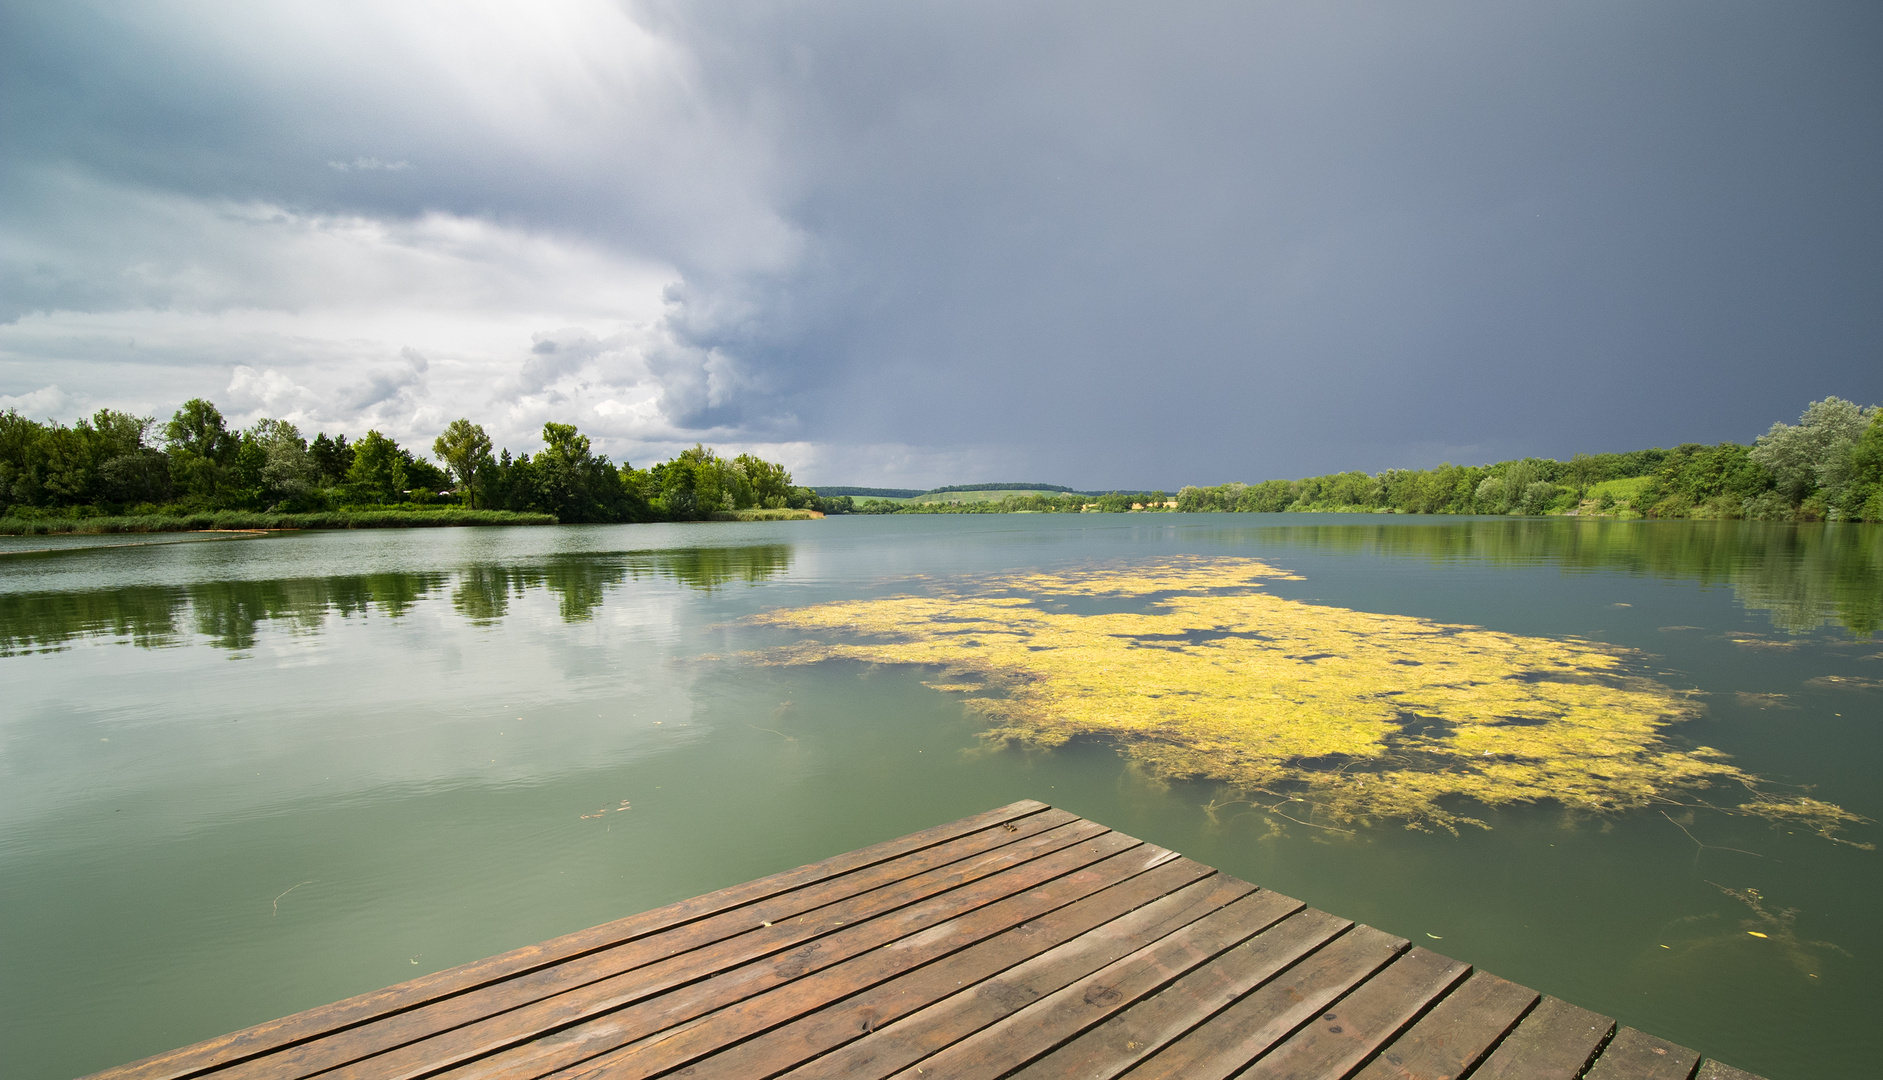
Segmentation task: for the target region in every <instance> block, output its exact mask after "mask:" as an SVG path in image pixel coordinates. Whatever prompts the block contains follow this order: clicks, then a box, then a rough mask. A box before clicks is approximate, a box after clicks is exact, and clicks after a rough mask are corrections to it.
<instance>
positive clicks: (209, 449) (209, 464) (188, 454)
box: [163, 398, 242, 505]
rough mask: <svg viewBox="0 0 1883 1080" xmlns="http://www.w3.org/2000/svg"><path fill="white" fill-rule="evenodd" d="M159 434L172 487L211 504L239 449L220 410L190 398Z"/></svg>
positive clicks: (216, 497) (219, 490) (202, 401)
mask: <svg viewBox="0 0 1883 1080" xmlns="http://www.w3.org/2000/svg"><path fill="white" fill-rule="evenodd" d="M163 433H164V440H165V442H166V443H167V444H168V449H169V452H170V475H171V479H172V480H173V481H174V482H175V484H176V486H177V487H178V488H181V489H182V490H183V493H184V494H185V495H187V496H191V497H193V498H194V499H196V500H199V501H201V502H203V503H206V504H211V505H213V504H215V503H216V502H217V501H218V500H219V499H220V497H221V495H222V493H223V488H224V487H226V486H227V485H228V483H229V475H228V473H229V469H230V467H231V466H233V465H234V464H235V456H236V453H237V452H238V451H239V450H241V448H242V440H241V438H240V437H238V436H237V435H236V433H235V432H233V431H230V430H229V425H228V422H227V421H225V420H224V419H223V418H222V410H220V409H218V408H216V407H215V406H214V405H213V404H211V403H209V402H208V401H206V400H204V399H202V398H191V399H190V400H188V401H186V402H184V403H183V407H182V408H180V409H178V410H177V411H176V413H175V415H173V416H172V417H171V418H170V422H169V423H167V424H165V425H164V429H163Z"/></svg>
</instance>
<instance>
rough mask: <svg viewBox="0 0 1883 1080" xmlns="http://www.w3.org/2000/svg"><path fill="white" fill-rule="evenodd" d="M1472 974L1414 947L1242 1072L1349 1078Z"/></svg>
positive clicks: (1289, 1079) (1261, 1078)
mask: <svg viewBox="0 0 1883 1080" xmlns="http://www.w3.org/2000/svg"><path fill="white" fill-rule="evenodd" d="M1469 974H1471V965H1470V964H1467V963H1464V962H1463V961H1460V960H1453V959H1452V958H1451V957H1449V956H1440V955H1438V954H1437V953H1435V952H1429V951H1427V950H1425V949H1413V950H1412V951H1411V952H1408V953H1407V954H1406V955H1404V956H1402V957H1400V958H1399V959H1397V960H1395V961H1393V962H1392V963H1391V964H1389V965H1387V966H1386V968H1385V969H1384V970H1382V971H1379V972H1377V973H1375V974H1374V976H1373V977H1372V978H1370V979H1368V980H1367V981H1366V982H1363V983H1361V984H1360V985H1359V986H1357V987H1355V988H1354V990H1353V992H1352V993H1350V994H1348V995H1347V996H1346V997H1344V998H1342V999H1340V1000H1339V1001H1337V1002H1335V1003H1334V1004H1333V1005H1331V1006H1329V1007H1328V1010H1327V1011H1326V1012H1324V1013H1322V1014H1321V1015H1320V1016H1319V1017H1317V1018H1315V1019H1314V1020H1313V1021H1312V1022H1310V1023H1309V1024H1308V1026H1306V1027H1304V1028H1302V1029H1301V1030H1300V1031H1297V1032H1295V1034H1293V1035H1292V1036H1290V1037H1289V1038H1288V1039H1287V1041H1285V1042H1283V1043H1282V1044H1281V1045H1280V1046H1277V1047H1276V1048H1275V1049H1274V1050H1272V1051H1270V1052H1269V1053H1268V1054H1266V1055H1265V1056H1263V1057H1262V1058H1261V1059H1260V1060H1258V1061H1257V1062H1256V1063H1255V1064H1254V1065H1253V1066H1251V1067H1250V1068H1249V1069H1248V1070H1247V1071H1246V1072H1243V1073H1241V1074H1240V1075H1241V1077H1242V1078H1243V1080H1325V1078H1326V1077H1330V1076H1346V1075H1347V1074H1348V1073H1349V1072H1351V1071H1352V1070H1353V1068H1354V1067H1355V1066H1357V1065H1359V1064H1360V1063H1361V1062H1362V1061H1365V1060H1366V1059H1367V1058H1368V1057H1369V1056H1370V1055H1371V1054H1372V1053H1373V1052H1374V1051H1375V1050H1378V1049H1379V1048H1380V1047H1381V1046H1383V1045H1385V1044H1386V1043H1387V1042H1390V1041H1391V1040H1392V1039H1393V1037H1394V1036H1396V1035H1397V1034H1398V1033H1399V1032H1400V1031H1401V1030H1402V1029H1404V1028H1405V1027H1406V1025H1408V1024H1410V1023H1412V1021H1413V1019H1414V1018H1415V1017H1417V1016H1418V1015H1419V1014H1420V1013H1422V1012H1424V1011H1425V1010H1426V1008H1427V1007H1428V1006H1429V1005H1431V1004H1432V1002H1434V1001H1436V1000H1438V999H1439V998H1440V997H1443V996H1444V995H1445V994H1446V993H1448V992H1449V991H1450V990H1451V988H1452V987H1454V986H1456V985H1458V983H1460V982H1462V981H1463V980H1464V978H1465V976H1467V975H1469Z"/></svg>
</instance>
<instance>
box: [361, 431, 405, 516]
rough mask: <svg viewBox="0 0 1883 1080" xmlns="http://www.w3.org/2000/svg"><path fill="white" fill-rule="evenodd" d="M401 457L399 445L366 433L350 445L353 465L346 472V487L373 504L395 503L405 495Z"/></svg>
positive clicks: (380, 436) (371, 432) (376, 433)
mask: <svg viewBox="0 0 1883 1080" xmlns="http://www.w3.org/2000/svg"><path fill="white" fill-rule="evenodd" d="M405 484H406V475H405V455H403V454H401V453H400V452H399V444H398V443H396V442H394V441H392V440H391V439H388V438H386V437H385V436H384V435H381V434H380V433H379V432H378V431H376V430H373V431H368V432H367V433H366V437H365V438H363V439H361V440H360V441H359V442H357V443H354V444H353V464H352V465H351V466H350V467H349V468H348V469H347V485H348V486H349V487H351V488H352V489H353V494H354V495H355V496H356V497H363V498H367V499H371V500H373V501H374V502H382V503H385V502H398V501H399V498H400V496H401V495H403V494H404V493H405Z"/></svg>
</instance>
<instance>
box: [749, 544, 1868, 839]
mask: <svg viewBox="0 0 1883 1080" xmlns="http://www.w3.org/2000/svg"><path fill="white" fill-rule="evenodd" d="M1277 578H1293V575H1290V574H1286V573H1284V572H1282V571H1279V570H1276V569H1275V568H1273V567H1271V566H1268V565H1267V564H1265V563H1262V562H1259V561H1256V560H1253V559H1246V558H1221V559H1203V558H1194V557H1191V558H1177V559H1169V560H1163V561H1159V562H1155V563H1149V564H1140V565H1132V566H1113V567H1109V568H1104V569H1098V570H1093V571H1089V572H1069V573H1059V574H1015V575H1009V576H997V577H992V578H987V579H983V580H980V581H977V582H975V583H973V584H971V585H969V586H967V587H963V588H959V589H955V588H937V589H934V590H932V591H929V592H926V593H924V594H921V595H913V594H912V595H903V596H892V597H887V598H882V599H870V600H858V601H844V602H837V603H829V604H820V605H815V606H811V607H805V608H796V609H789V610H783V611H777V612H773V613H770V614H768V615H764V616H760V617H759V621H760V622H762V623H764V624H768V625H772V626H777V627H783V628H789V629H794V630H801V631H808V632H811V633H815V634H818V635H820V636H821V639H819V640H807V641H804V642H802V643H800V644H798V645H795V646H787V647H783V648H780V649H778V650H774V651H772V652H769V653H765V654H761V658H762V659H763V661H764V662H767V663H774V664H808V663H817V662H821V661H826V660H834V659H850V660H859V661H865V662H871V663H888V664H912V665H922V666H927V667H932V668H938V669H940V670H941V671H942V672H943V675H942V679H941V681H940V683H939V685H941V686H944V687H946V688H947V689H950V690H952V691H955V692H960V693H964V694H966V695H968V701H969V702H970V703H971V705H972V707H973V708H975V709H977V710H978V711H980V712H981V713H983V714H985V715H986V716H987V718H988V719H989V721H990V725H991V726H990V728H989V730H988V732H987V735H988V737H989V738H991V739H995V740H1014V741H1017V742H1020V743H1024V744H1030V745H1036V746H1047V747H1050V746H1056V745H1060V744H1063V743H1065V742H1066V741H1067V740H1069V739H1072V738H1075V737H1079V736H1086V735H1093V736H1102V737H1109V738H1112V739H1116V740H1117V741H1118V743H1119V745H1120V746H1121V747H1122V748H1123V750H1124V752H1125V753H1126V754H1127V755H1128V756H1129V757H1131V758H1132V759H1133V760H1135V761H1138V762H1140V763H1142V764H1143V765H1144V766H1146V767H1148V768H1149V769H1150V770H1151V771H1152V772H1154V773H1155V774H1157V775H1160V776H1163V777H1168V778H1173V779H1174V778H1186V777H1194V778H1205V779H1211V780H1218V781H1223V782H1226V783H1228V784H1230V785H1233V786H1234V787H1235V788H1236V789H1238V790H1240V791H1241V792H1243V793H1244V794H1245V795H1247V796H1267V797H1269V798H1270V799H1272V800H1274V801H1273V802H1272V803H1270V804H1269V805H1268V806H1267V809H1269V810H1271V811H1274V812H1276V813H1281V814H1283V815H1284V816H1288V817H1292V818H1294V819H1295V820H1300V821H1303V822H1304V823H1306V824H1313V825H1324V826H1330V827H1336V828H1349V827H1354V826H1360V825H1367V824H1371V823H1375V822H1378V821H1381V820H1397V821H1401V822H1404V823H1405V824H1407V825H1408V826H1410V827H1415V828H1424V827H1439V828H1446V829H1456V828H1457V827H1458V826H1459V825H1463V824H1474V825H1482V824H1483V822H1482V821H1481V820H1480V819H1478V818H1475V817H1472V816H1471V815H1470V812H1469V805H1470V803H1471V802H1476V803H1477V804H1481V805H1484V806H1490V807H1498V806H1507V805H1512V804H1518V803H1530V802H1538V801H1544V800H1551V801H1554V802H1557V803H1559V804H1561V805H1563V806H1565V807H1567V808H1569V809H1570V810H1572V811H1578V812H1588V813H1603V812H1613V811H1623V810H1633V809H1639V808H1643V807H1647V806H1650V805H1657V804H1660V805H1671V804H1681V805H1697V804H1703V799H1702V795H1701V793H1702V792H1706V791H1709V790H1718V791H1721V792H1725V793H1727V797H1726V798H1725V799H1724V800H1722V801H1721V802H1720V803H1718V804H1717V805H1718V806H1719V808H1720V809H1723V810H1727V811H1729V812H1734V813H1745V814H1754V815H1759V816H1763V817H1767V818H1770V819H1773V820H1778V821H1784V822H1787V823H1788V824H1790V825H1792V826H1794V827H1797V826H1804V827H1807V828H1810V829H1813V830H1815V831H1818V832H1820V833H1821V834H1823V835H1825V836H1827V837H1835V835H1836V833H1837V832H1838V831H1839V830H1840V829H1842V828H1844V827H1846V826H1849V825H1852V824H1855V823H1857V822H1859V821H1860V820H1861V819H1860V818H1858V817H1857V816H1855V815H1853V814H1851V813H1849V812H1847V811H1845V810H1843V809H1841V808H1839V807H1836V806H1833V805H1830V804H1828V803H1824V802H1821V801H1819V800H1816V799H1812V798H1809V797H1807V796H1803V795H1781V794H1775V793H1770V792H1766V791H1764V790H1762V789H1761V787H1760V786H1759V784H1758V782H1757V779H1756V778H1755V777H1753V776H1751V775H1749V774H1747V773H1745V772H1743V771H1741V770H1740V769H1738V768H1736V767H1734V766H1733V765H1731V764H1729V763H1728V762H1727V761H1726V760H1725V756H1724V755H1722V754H1720V753H1719V752H1717V751H1714V750H1711V749H1708V748H1707V747H1704V746H1697V747H1691V748H1681V747H1679V746H1677V745H1675V743H1674V742H1672V741H1671V740H1670V739H1669V738H1668V732H1667V729H1668V728H1669V727H1670V726H1671V725H1673V724H1676V723H1678V722H1679V721H1681V720H1684V719H1687V718H1689V717H1691V716H1692V715H1694V713H1695V711H1696V709H1695V706H1694V705H1693V704H1692V703H1691V702H1690V701H1689V699H1688V698H1687V696H1686V695H1685V694H1683V693H1681V692H1680V691H1677V690H1675V689H1673V688H1671V687H1669V686H1666V685H1664V684H1662V683H1659V682H1656V681H1653V680H1651V679H1648V678H1645V677H1642V676H1641V675H1639V674H1637V673H1635V672H1634V670H1633V661H1634V659H1635V657H1634V656H1632V655H1631V654H1630V653H1628V652H1627V651H1626V650H1622V649H1618V648H1614V647H1610V646H1606V645H1601V644H1597V643H1594V642H1588V641H1581V640H1576V639H1551V638H1542V637H1525V636H1521V635H1515V634H1505V633H1499V632H1496V631H1491V630H1485V629H1482V628H1478V627H1470V626H1452V625H1446V624H1443V623H1437V622H1433V621H1430V620H1426V619H1420V618H1413V617H1408V616H1398V615H1380V614H1373V613H1368V612H1361V611H1353V610H1348V609H1345V608H1338V607H1329V606H1323V605H1317V604H1310V603H1303V602H1300V601H1295V600H1288V599H1284V598H1282V597H1279V596H1276V595H1274V594H1272V593H1270V592H1267V591H1264V589H1263V587H1262V586H1263V583H1264V582H1265V581H1268V580H1273V579H1277ZM1285 806H1286V807H1288V809H1287V810H1286V811H1284V810H1283V807H1285Z"/></svg>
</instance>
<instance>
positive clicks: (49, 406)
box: [0, 383, 72, 420]
mask: <svg viewBox="0 0 1883 1080" xmlns="http://www.w3.org/2000/svg"><path fill="white" fill-rule="evenodd" d="M71 404H72V395H70V394H68V393H66V392H65V391H63V390H61V389H59V384H58V383H53V384H51V385H49V386H42V387H40V388H39V389H37V390H33V391H30V392H28V393H24V394H17V395H16V394H0V412H6V411H7V410H9V409H17V410H19V412H20V413H21V414H22V415H24V416H27V417H30V418H32V419H35V420H43V419H48V418H52V419H58V418H60V417H63V416H64V415H66V413H67V410H68V409H69V408H70V407H71Z"/></svg>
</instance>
